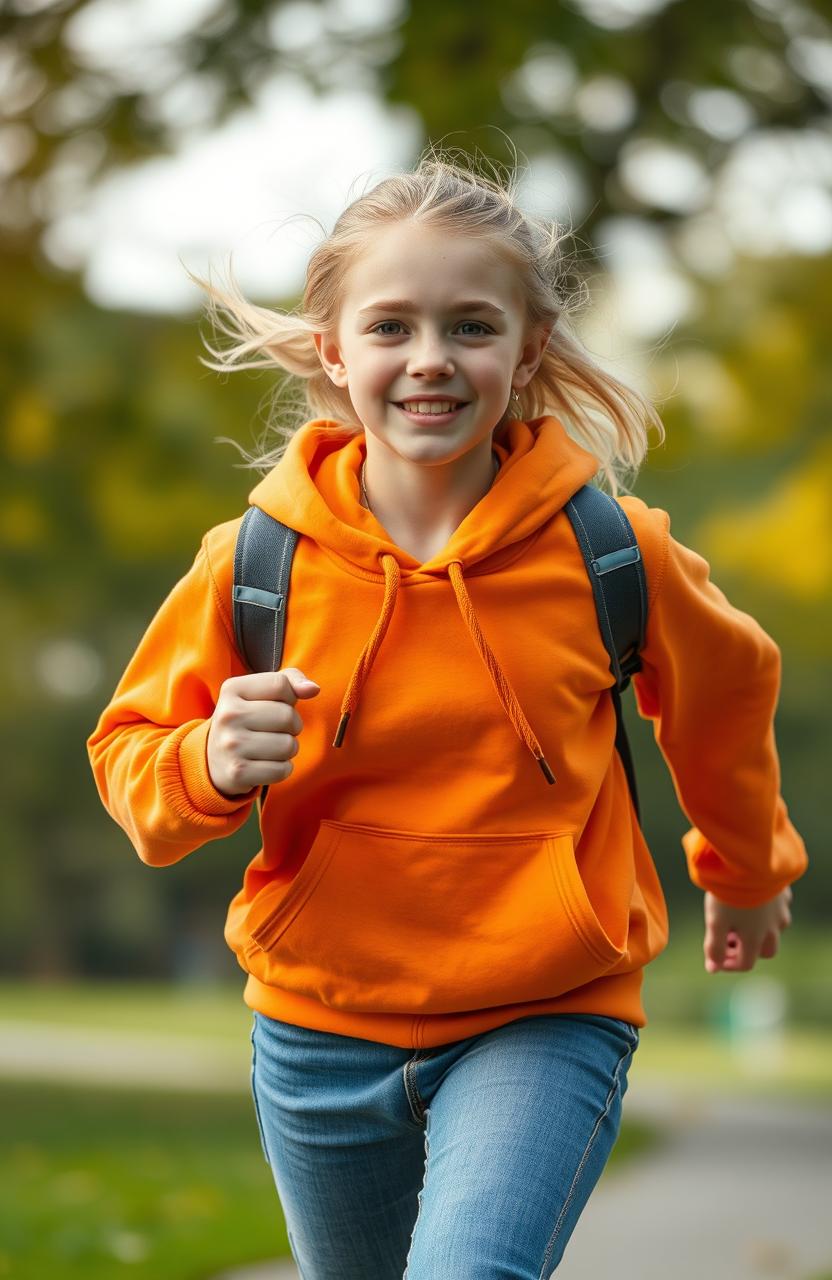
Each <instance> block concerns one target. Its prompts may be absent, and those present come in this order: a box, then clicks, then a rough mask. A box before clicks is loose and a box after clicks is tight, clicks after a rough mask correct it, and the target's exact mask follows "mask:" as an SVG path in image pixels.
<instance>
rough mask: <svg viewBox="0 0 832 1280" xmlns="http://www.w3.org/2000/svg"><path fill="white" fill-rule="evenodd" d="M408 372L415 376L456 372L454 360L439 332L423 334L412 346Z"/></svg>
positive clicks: (433, 375)
mask: <svg viewBox="0 0 832 1280" xmlns="http://www.w3.org/2000/svg"><path fill="white" fill-rule="evenodd" d="M407 372H408V373H409V374H410V375H411V376H414V377H419V376H420V375H421V376H422V377H423V378H436V377H441V376H442V375H445V376H450V375H451V374H452V373H453V372H454V365H453V361H452V360H451V358H450V355H449V354H448V351H447V348H446V347H445V342H444V339H443V338H442V337H441V336H440V335H438V334H427V333H426V334H423V335H422V337H421V338H419V339H418V341H417V342H415V343H414V344H413V346H412V348H411V351H410V355H409V358H408V361H407Z"/></svg>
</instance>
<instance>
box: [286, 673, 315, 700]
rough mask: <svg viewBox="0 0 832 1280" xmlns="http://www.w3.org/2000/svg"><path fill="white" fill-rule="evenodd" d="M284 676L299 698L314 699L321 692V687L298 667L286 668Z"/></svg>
mask: <svg viewBox="0 0 832 1280" xmlns="http://www.w3.org/2000/svg"><path fill="white" fill-rule="evenodd" d="M283 674H284V675H285V676H286V678H287V679H288V681H289V683H290V685H291V686H292V688H293V690H294V691H295V693H296V694H297V696H298V697H299V698H314V697H316V695H317V694H319V693H320V692H321V686H320V685H319V684H317V683H316V682H315V681H314V680H310V679H309V676H307V675H304V673H303V672H302V671H301V670H300V669H299V668H298V667H284V668H283Z"/></svg>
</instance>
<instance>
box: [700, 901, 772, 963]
mask: <svg viewBox="0 0 832 1280" xmlns="http://www.w3.org/2000/svg"><path fill="white" fill-rule="evenodd" d="M791 900H792V891H791V887H790V886H787V887H786V888H785V889H783V890H782V892H781V893H778V895H777V897H776V898H771V899H770V900H769V901H768V902H764V903H762V905H761V906H759V907H730V906H728V904H727V903H725V902H720V901H719V899H718V898H715V897H714V895H713V894H712V893H707V892H706V894H705V943H704V946H703V951H704V952H705V968H706V969H707V971H708V973H717V972H718V971H719V970H720V969H724V970H726V971H730V972H738V971H739V972H745V971H747V970H749V969H753V968H754V965H755V963H756V961H757V960H758V959H759V958H760V957H761V956H762V958H763V959H764V960H770V959H771V958H772V956H775V955H776V954H777V949H778V947H779V944H780V932H781V930H782V929H786V928H788V926H789V925H790V924H791V922H792V915H791V912H790V911H789V903H790V902H791Z"/></svg>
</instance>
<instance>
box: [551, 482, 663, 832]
mask: <svg viewBox="0 0 832 1280" xmlns="http://www.w3.org/2000/svg"><path fill="white" fill-rule="evenodd" d="M565 510H566V514H567V515H568V517H569V520H570V522H571V524H572V528H573V529H574V531H575V537H576V538H577V540H578V546H579V547H580V549H581V554H582V555H583V558H584V564H585V565H586V570H587V573H588V574H589V580H590V582H591V584H592V594H593V597H594V599H595V610H596V613H597V614H598V625H599V627H600V630H601V636H602V639H603V641H604V646H605V648H606V650H607V653H608V654H609V656H610V671H611V672H612V674H613V676H614V677H615V683H614V684H613V686H612V688H611V690H610V692H611V694H612V700H613V704H614V706H615V720H616V734H615V745H616V748H617V750H618V753H619V755H620V756H621V762H622V764H623V765H624V770H625V772H626V774H627V782H628V784H629V787H630V795H631V796H632V800H633V807H634V808H635V811H636V816H637V817H638V820H639V823H641V813H640V810H639V803H638V791H637V788H636V776H635V769H634V767H633V760H632V755H631V753H630V744H629V741H628V739H627V731H626V729H625V727H624V719H623V716H622V713H621V693H622V692H623V690H624V689H626V688H627V686H628V685H629V683H630V677H631V676H632V675H633V674H634V673H635V672H636V671H640V670H641V655H640V650H641V649H642V648H643V646H644V633H645V629H646V627H647V580H646V577H645V573H644V562H643V561H642V558H641V551H640V550H639V545H638V540H637V539H636V536H635V533H634V532H633V527H632V525H631V524H630V521H629V520H628V519H627V516H626V514H625V512H624V509H623V508H622V506H621V504H620V503H618V502H616V501H615V499H614V498H612V497H610V496H609V494H606V493H604V492H602V490H601V489H598V488H596V487H595V485H589V484H585V485H584V486H583V487H582V488H581V489H578V491H577V493H574V494H573V495H572V497H571V498H570V499H569V501H568V502H567V503H566V505H565Z"/></svg>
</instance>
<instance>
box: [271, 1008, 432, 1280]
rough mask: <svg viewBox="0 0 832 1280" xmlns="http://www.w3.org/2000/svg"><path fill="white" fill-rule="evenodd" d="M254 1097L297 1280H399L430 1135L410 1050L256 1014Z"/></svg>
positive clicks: (410, 1232) (414, 1216)
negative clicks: (411, 1087)
mask: <svg viewBox="0 0 832 1280" xmlns="http://www.w3.org/2000/svg"><path fill="white" fill-rule="evenodd" d="M251 1038H252V1073H251V1083H252V1093H253V1097H254V1104H255V1109H256V1113H257V1121H258V1125H259V1128H260V1137H261V1141H262V1143H263V1151H264V1154H265V1156H266V1160H267V1161H268V1163H269V1165H270V1167H271V1170H272V1175H273V1177H274V1181H275V1186H276V1188H277V1192H278V1196H279V1198H280V1203H281V1207H282V1209H283V1213H284V1216H285V1218H286V1226H287V1230H288V1233H289V1241H290V1244H291V1246H292V1253H293V1256H294V1259H295V1262H296V1263H297V1265H298V1269H299V1271H300V1274H301V1276H302V1277H303V1280H369V1278H370V1277H372V1280H401V1277H402V1273H403V1271H404V1266H405V1260H406V1258H407V1250H408V1246H409V1244H410V1238H411V1234H412V1231H413V1224H414V1222H415V1220H416V1215H417V1212H418V1192H419V1188H420V1187H421V1185H422V1180H423V1177H424V1165H425V1134H424V1128H423V1126H422V1125H421V1123H420V1119H417V1118H414V1116H413V1115H412V1114H411V1111H410V1108H409V1105H408V1098H407V1092H406V1090H405V1088H404V1085H403V1081H402V1069H403V1066H404V1063H405V1061H406V1060H407V1059H408V1058H409V1057H411V1056H412V1055H411V1053H410V1052H409V1051H407V1050H402V1049H397V1048H395V1047H394V1046H391V1045H383V1044H378V1043H375V1042H373V1041H368V1040H359V1039H357V1038H353V1037H351V1036H340V1035H335V1034H330V1033H327V1032H320V1031H313V1030H310V1029H308V1028H305V1027H297V1026H294V1025H293V1024H291V1023H285V1022H279V1021H276V1020H274V1019H271V1018H266V1017H264V1016H263V1015H262V1014H255V1015H254V1025H253V1028H252V1037H251Z"/></svg>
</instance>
